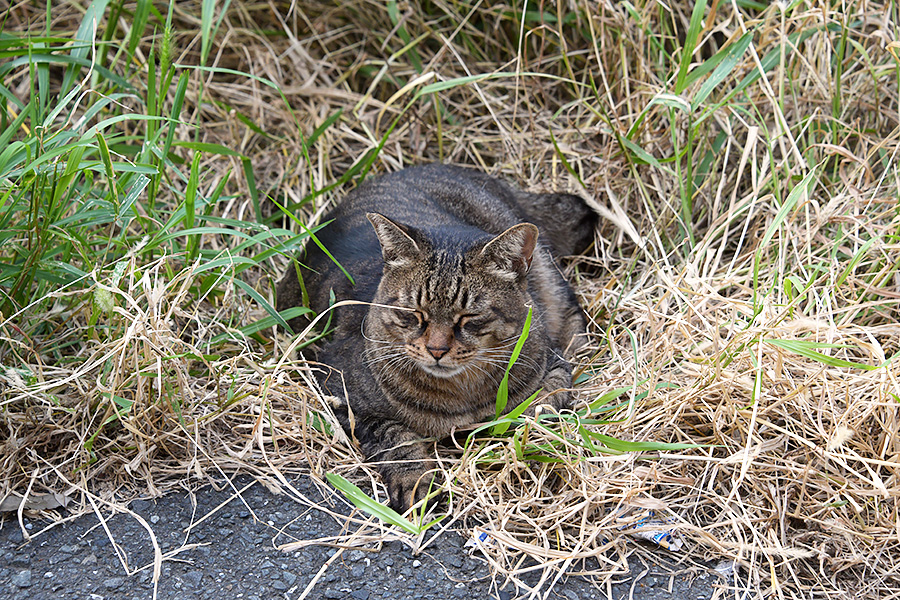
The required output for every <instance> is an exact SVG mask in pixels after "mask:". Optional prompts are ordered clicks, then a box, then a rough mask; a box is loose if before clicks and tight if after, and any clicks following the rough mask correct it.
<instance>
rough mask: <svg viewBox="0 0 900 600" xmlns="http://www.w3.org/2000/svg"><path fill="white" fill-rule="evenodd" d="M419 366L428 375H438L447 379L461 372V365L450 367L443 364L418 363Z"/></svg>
mask: <svg viewBox="0 0 900 600" xmlns="http://www.w3.org/2000/svg"><path fill="white" fill-rule="evenodd" d="M419 367H420V368H421V369H422V370H423V371H425V372H426V373H428V374H429V375H433V376H434V377H440V378H441V379H449V378H450V377H455V376H457V375H459V374H460V373H462V372H463V367H458V366H453V367H450V366H444V365H426V364H422V363H419Z"/></svg>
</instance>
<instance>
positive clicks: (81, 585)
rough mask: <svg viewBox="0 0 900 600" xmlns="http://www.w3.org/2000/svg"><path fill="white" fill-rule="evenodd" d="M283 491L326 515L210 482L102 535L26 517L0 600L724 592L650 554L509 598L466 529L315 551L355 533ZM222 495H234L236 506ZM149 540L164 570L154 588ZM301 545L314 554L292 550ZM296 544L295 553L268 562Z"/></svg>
mask: <svg viewBox="0 0 900 600" xmlns="http://www.w3.org/2000/svg"><path fill="white" fill-rule="evenodd" d="M292 485H294V487H295V489H296V490H297V491H298V492H300V493H301V494H302V495H303V496H305V497H306V498H308V499H309V500H310V502H311V503H313V504H320V505H322V506H324V507H326V510H325V511H321V510H318V509H314V508H310V507H308V506H303V505H302V504H300V503H298V502H297V501H296V500H295V499H293V498H292V497H291V496H289V495H287V494H275V493H272V492H271V491H269V490H268V489H267V488H266V487H265V486H263V485H261V484H260V483H258V482H254V480H253V479H251V478H250V477H248V476H238V477H236V478H235V479H234V480H233V481H232V483H231V484H228V483H227V482H224V481H223V482H221V484H220V485H218V486H217V487H219V488H220V489H214V488H213V487H211V486H207V487H205V488H202V489H199V490H197V491H194V492H192V493H189V492H188V491H184V492H183V493H169V494H167V495H165V496H163V497H162V498H158V499H154V500H136V501H133V502H132V503H131V504H130V506H129V508H130V509H131V510H132V511H133V512H134V513H135V515H138V516H139V517H140V518H137V517H136V516H135V515H130V514H127V513H118V514H113V513H111V511H109V510H106V509H103V508H102V506H101V505H98V507H99V509H100V510H99V514H100V515H101V516H102V517H103V522H101V519H100V518H99V517H98V515H97V514H96V513H94V514H87V515H83V516H79V517H76V518H71V519H69V520H65V515H63V517H64V521H63V522H62V523H58V524H56V525H55V526H53V527H51V528H50V529H48V530H45V531H43V532H41V530H43V529H45V528H46V527H47V526H48V525H49V523H48V522H46V521H42V520H39V519H32V518H28V517H27V516H26V517H25V519H24V523H25V530H26V532H27V533H28V534H29V535H30V536H34V537H33V538H32V539H31V540H30V541H29V540H26V539H25V537H24V536H23V534H22V530H21V527H20V525H19V523H18V522H17V520H16V518H15V513H3V514H0V553H2V560H0V598H2V599H7V598H8V599H11V600H44V599H56V598H59V599H66V600H68V599H72V600H79V599H85V600H132V599H147V598H153V597H154V587H156V597H157V598H163V599H168V598H178V599H184V600H192V599H211V598H217V599H219V598H236V599H237V598H240V599H246V600H269V599H286V600H297V599H300V598H310V599H320V598H326V599H335V600H336V599H347V600H376V599H382V598H391V599H407V598H409V599H413V598H415V599H428V598H433V599H439V600H448V599H461V600H465V599H478V600H485V599H498V600H512V599H517V598H523V599H524V598H540V599H563V600H588V599H597V600H600V599H604V600H613V599H614V600H619V599H630V600H662V599H667V600H707V599H711V598H713V596H714V593H713V592H714V586H720V585H722V584H723V583H724V580H723V579H721V578H719V577H717V576H716V575H715V574H714V573H713V572H712V571H708V572H704V570H703V569H698V568H697V567H696V566H694V567H692V568H690V569H685V568H684V567H680V568H679V566H678V565H677V564H676V563H675V562H674V561H673V560H671V558H670V557H666V556H665V553H666V551H665V550H661V549H660V550H659V553H660V558H661V560H660V561H656V562H655V564H645V563H644V562H643V561H642V560H641V558H640V555H639V554H631V555H630V556H629V566H630V572H629V573H628V574H626V575H623V576H621V577H616V578H615V580H614V582H609V583H604V584H602V585H597V582H596V581H592V580H591V579H590V578H587V577H581V576H568V575H563V576H562V577H560V578H559V579H558V581H557V582H556V583H555V584H554V585H552V587H551V585H550V584H551V583H552V581H553V579H554V578H555V575H554V576H553V577H549V578H547V579H545V580H544V581H543V582H541V577H540V575H541V571H539V570H536V571H534V572H533V573H531V574H529V575H526V576H524V577H523V578H522V579H523V580H524V581H525V582H526V583H527V585H528V586H532V588H533V589H531V590H529V589H527V588H525V587H518V588H517V587H516V586H515V585H514V584H513V583H512V582H509V581H506V580H504V579H503V578H502V577H498V576H495V575H492V569H491V568H490V564H489V561H488V560H487V559H486V558H485V556H484V554H483V553H482V552H481V551H480V550H479V549H471V548H466V547H465V543H466V541H467V540H468V539H470V538H471V529H467V528H465V527H463V526H462V525H461V524H460V523H459V522H457V523H455V524H453V525H452V526H451V527H449V528H448V530H447V531H445V532H444V533H442V534H441V535H440V536H438V537H437V539H436V540H434V542H433V543H431V544H429V545H428V546H427V547H425V548H424V549H423V550H420V551H419V552H414V551H413V549H412V548H411V547H410V546H409V545H408V544H405V543H403V542H401V541H396V540H395V541H389V542H386V543H382V544H381V546H380V548H378V549H377V550H372V549H371V548H361V549H356V548H353V549H351V548H344V549H341V548H337V547H333V546H332V547H329V546H328V545H327V543H328V541H329V539H332V541H340V540H334V538H335V537H339V536H342V535H346V534H347V533H349V532H351V531H354V530H356V529H357V528H358V525H353V524H352V523H350V524H348V522H347V519H346V518H345V517H344V516H343V515H347V514H349V513H350V512H351V509H350V508H349V507H348V506H347V505H346V503H345V502H343V501H342V499H341V498H339V497H338V496H337V494H336V493H334V492H332V491H330V490H329V489H323V488H322V486H321V485H318V484H317V483H315V482H313V481H312V480H311V479H309V478H308V477H304V476H300V477H298V478H296V479H295V480H294V481H292ZM235 489H238V490H241V489H243V491H242V493H241V495H240V497H235V492H234V490H235ZM329 511H331V513H329ZM63 512H65V511H63ZM360 518H362V516H360ZM141 520H143V523H142V522H141ZM147 528H149V529H150V530H152V532H153V536H151V535H150V533H149V531H148V529H147ZM38 532H41V533H40V534H39V535H36V534H38ZM154 538H155V542H156V544H157V545H158V547H159V551H160V552H161V553H162V555H164V556H168V557H169V558H167V559H166V560H164V561H163V562H162V567H161V571H160V577H159V580H158V583H157V584H156V586H154V582H153V562H154V560H153V559H154ZM111 540H113V541H111ZM310 540H319V541H320V542H319V543H315V544H309V545H305V544H302V542H304V541H310ZM322 541H324V542H325V543H321V542H322ZM297 542H301V544H300V545H301V547H300V548H294V549H291V550H290V551H284V550H281V549H279V546H283V545H284V544H288V543H295V544H296V543H297ZM629 543H634V544H645V543H646V542H638V541H636V540H635V541H633V542H629ZM644 554H646V553H644ZM588 566H589V565H588ZM679 569H680V572H679ZM673 571H674V573H673Z"/></svg>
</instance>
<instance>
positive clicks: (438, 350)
mask: <svg viewBox="0 0 900 600" xmlns="http://www.w3.org/2000/svg"><path fill="white" fill-rule="evenodd" d="M425 348H426V349H427V350H428V353H429V354H431V355H432V356H433V357H434V358H435V359H436V360H441V357H442V356H444V355H445V354H447V353H448V352H450V348H449V347H447V346H439V347H433V346H425Z"/></svg>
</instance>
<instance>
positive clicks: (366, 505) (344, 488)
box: [325, 473, 421, 535]
mask: <svg viewBox="0 0 900 600" xmlns="http://www.w3.org/2000/svg"><path fill="white" fill-rule="evenodd" d="M325 478H326V479H327V480H328V483H330V484H331V485H333V486H334V487H335V488H337V489H338V490H340V491H341V492H342V493H343V494H344V496H346V497H347V499H348V500H350V502H352V503H353V505H354V506H356V507H357V508H359V509H361V510H364V511H366V512H367V513H369V514H370V515H372V516H373V517H376V518H378V519H381V520H382V521H384V522H385V523H390V524H391V525H396V526H397V527H399V528H401V529H403V530H405V531H408V532H409V533H411V534H413V535H418V534H419V533H421V530H420V528H419V527H418V526H416V525H415V524H414V523H413V522H412V521H410V520H409V519H407V518H406V517H404V516H403V515H401V514H400V513H398V512H397V511H395V510H394V509H392V508H391V507H389V506H385V505H384V504H381V503H380V502H376V501H375V500H374V499H373V498H371V497H369V496H368V495H367V494H366V493H365V492H363V491H362V490H361V489H359V488H358V487H356V486H355V485H353V484H352V483H350V482H349V481H347V480H346V479H344V478H343V477H341V476H340V475H338V474H337V473H325Z"/></svg>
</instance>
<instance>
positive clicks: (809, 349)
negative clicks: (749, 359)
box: [763, 339, 878, 371]
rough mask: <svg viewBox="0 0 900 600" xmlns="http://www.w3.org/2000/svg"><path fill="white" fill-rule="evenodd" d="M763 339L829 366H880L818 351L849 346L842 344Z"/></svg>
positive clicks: (868, 367) (874, 367)
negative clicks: (818, 349) (818, 350)
mask: <svg viewBox="0 0 900 600" xmlns="http://www.w3.org/2000/svg"><path fill="white" fill-rule="evenodd" d="M763 341H764V342H766V343H767V344H772V345H773V346H776V347H778V348H781V349H783V350H787V351H788V352H792V353H794V354H799V355H800V356H803V357H804V358H808V359H810V360H814V361H816V362H820V363H822V364H823V365H828V366H829V367H847V368H851V369H863V370H864V371H873V370H875V369H877V368H878V366H876V365H867V364H865V363H858V362H853V361H850V360H844V359H842V358H835V357H833V356H828V355H827V354H822V353H821V352H817V351H816V349H817V348H846V347H847V346H841V345H838V344H822V343H819V342H810V341H806V340H773V339H765V340H763Z"/></svg>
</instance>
